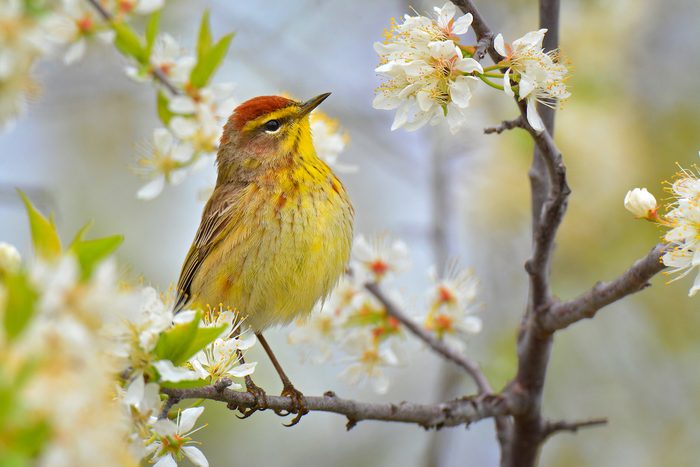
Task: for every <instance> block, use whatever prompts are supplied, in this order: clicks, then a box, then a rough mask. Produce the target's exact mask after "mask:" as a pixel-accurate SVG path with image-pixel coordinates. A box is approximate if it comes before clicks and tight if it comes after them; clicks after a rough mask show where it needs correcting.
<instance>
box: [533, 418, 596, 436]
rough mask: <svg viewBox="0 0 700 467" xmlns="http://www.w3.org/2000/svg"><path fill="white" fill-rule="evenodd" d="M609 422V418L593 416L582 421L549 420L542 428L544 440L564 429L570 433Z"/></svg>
mask: <svg viewBox="0 0 700 467" xmlns="http://www.w3.org/2000/svg"><path fill="white" fill-rule="evenodd" d="M607 424H608V419H607V418H591V419H589V420H580V421H572V422H570V421H566V420H560V421H556V422H554V421H547V422H545V423H544V427H543V428H542V441H544V440H545V439H547V438H549V437H550V436H552V435H553V434H556V433H560V432H562V431H568V432H570V433H574V434H575V433H577V432H578V430H580V429H581V428H594V427H598V426H603V425H607Z"/></svg>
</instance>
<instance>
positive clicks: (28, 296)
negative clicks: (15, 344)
mask: <svg viewBox="0 0 700 467" xmlns="http://www.w3.org/2000/svg"><path fill="white" fill-rule="evenodd" d="M4 284H5V288H6V290H7V298H6V300H7V301H6V303H5V316H4V320H3V321H4V322H3V325H4V326H5V334H6V335H7V338H8V340H12V339H14V338H15V337H17V336H18V335H19V334H20V333H21V332H22V331H23V330H24V329H25V328H26V327H27V324H29V321H30V320H31V319H32V316H33V315H34V311H35V309H36V307H35V305H36V302H37V299H38V298H39V294H37V292H36V291H35V290H34V288H33V287H32V285H31V284H30V282H29V278H28V277H27V275H26V274H25V273H24V272H20V273H16V274H8V275H6V276H5V278H4Z"/></svg>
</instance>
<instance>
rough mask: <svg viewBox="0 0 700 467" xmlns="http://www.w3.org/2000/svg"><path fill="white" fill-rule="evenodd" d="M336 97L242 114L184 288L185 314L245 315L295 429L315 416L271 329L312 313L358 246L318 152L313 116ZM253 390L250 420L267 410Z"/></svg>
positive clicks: (347, 209)
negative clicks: (220, 311)
mask: <svg viewBox="0 0 700 467" xmlns="http://www.w3.org/2000/svg"><path fill="white" fill-rule="evenodd" d="M329 95H330V93H327V94H321V95H319V96H317V97H314V98H313V99H310V100H308V101H306V102H296V101H294V100H291V99H287V98H285V97H279V96H261V97H255V98H253V99H250V100H249V101H247V102H244V103H243V104H241V105H240V106H238V107H237V108H236V109H235V110H234V112H233V114H232V115H231V117H230V118H229V119H228V122H227V123H226V126H225V127H224V131H223V135H222V137H221V142H220V145H219V151H218V154H217V167H218V178H217V181H216V187H215V188H214V191H213V193H212V194H211V197H210V198H209V201H208V202H207V204H206V206H205V207H204V212H203V214H202V220H201V224H200V225H199V229H198V231H197V234H196V236H195V239H194V242H193V244H192V246H191V248H190V250H189V252H188V254H187V258H186V259H185V262H184V264H183V266H182V271H181V273H180V279H179V281H178V286H177V290H178V298H177V304H176V306H175V310H176V311H179V310H181V309H183V308H184V307H185V306H206V305H207V304H212V305H214V304H223V305H224V306H226V307H231V308H233V309H236V310H239V312H240V314H241V316H243V317H244V318H245V321H244V323H246V324H247V325H248V326H250V328H251V329H252V330H253V331H254V332H255V333H256V336H257V337H258V340H259V341H260V343H261V344H262V346H263V348H264V349H265V351H266V353H267V354H268V356H269V357H270V360H271V361H272V363H273V365H274V366H275V369H276V370H277V372H278V374H279V376H280V378H281V380H282V383H283V385H284V389H283V390H282V395H283V396H288V397H290V398H292V400H293V401H294V405H295V410H294V412H295V413H296V417H295V418H294V419H293V420H292V422H291V423H290V426H291V425H294V424H296V423H297V422H298V421H299V419H300V418H301V416H303V415H304V413H306V408H305V406H304V399H303V395H302V394H301V392H299V391H298V390H297V389H295V388H294V386H293V385H292V383H291V382H290V381H289V378H287V376H286V375H285V373H284V371H283V370H282V367H281V366H280V364H279V362H278V361H277V359H276V358H275V356H274V354H273V353H272V350H271V349H270V346H269V345H268V343H267V341H266V340H265V338H264V337H263V335H262V331H263V330H265V329H267V328H269V327H271V326H274V325H280V324H287V323H289V322H291V321H292V320H293V319H295V318H298V317H300V316H304V315H307V314H308V313H310V312H311V309H312V308H313V306H314V304H315V303H316V302H317V301H318V300H319V299H320V298H322V297H325V296H326V295H327V294H328V293H329V292H330V291H331V289H332V288H333V286H334V285H335V284H336V282H337V280H338V278H339V277H340V275H341V274H342V273H343V271H344V270H345V266H346V263H347V261H348V259H349V256H350V247H351V243H352V224H353V208H352V205H351V204H350V201H349V199H348V196H347V193H346V192H345V188H344V187H343V185H342V183H341V182H340V181H339V180H338V178H337V177H336V176H335V175H334V174H333V172H332V171H331V169H330V168H329V167H328V166H327V165H326V164H325V163H324V162H323V161H322V160H321V159H319V158H318V156H317V155H316V151H315V149H314V146H313V142H312V138H311V129H310V126H309V114H310V113H311V111H312V110H313V109H315V108H316V107H317V106H318V105H319V104H320V103H321V102H323V101H324V100H325V99H326V98H327V97H328V96H329ZM239 357H240V358H241V360H242V358H243V356H242V355H240V354H239ZM246 388H247V390H248V391H249V392H250V393H252V394H253V395H254V396H255V399H256V407H255V408H253V409H249V410H248V411H245V412H244V413H243V416H244V417H247V416H249V415H250V414H252V413H253V412H255V410H260V409H264V408H266V404H267V401H266V397H265V392H264V391H263V390H262V389H261V388H259V387H258V386H256V385H255V384H254V383H253V381H252V379H250V377H246ZM279 415H283V414H282V413H280V414H279Z"/></svg>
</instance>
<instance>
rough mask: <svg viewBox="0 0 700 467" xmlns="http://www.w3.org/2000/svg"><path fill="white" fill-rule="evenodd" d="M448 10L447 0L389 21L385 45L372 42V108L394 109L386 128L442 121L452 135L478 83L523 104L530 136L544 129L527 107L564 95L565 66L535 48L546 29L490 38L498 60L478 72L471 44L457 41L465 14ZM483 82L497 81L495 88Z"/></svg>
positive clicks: (464, 29)
mask: <svg viewBox="0 0 700 467" xmlns="http://www.w3.org/2000/svg"><path fill="white" fill-rule="evenodd" d="M456 13H457V8H456V7H455V5H454V4H452V3H451V2H447V3H445V4H444V5H443V6H442V7H434V16H433V17H426V16H421V15H416V16H410V15H405V16H404V20H403V22H402V23H400V24H397V23H396V22H395V21H394V20H393V19H392V24H391V27H390V29H389V30H388V31H386V32H385V41H384V42H383V43H381V42H377V43H375V45H374V48H375V51H376V52H377V54H378V55H379V60H380V64H379V66H378V67H377V68H376V69H375V71H376V72H377V73H378V74H380V75H381V76H383V77H384V78H385V81H384V82H383V83H382V84H381V85H380V86H379V87H378V88H377V95H376V97H375V99H374V102H373V106H374V107H375V108H377V109H386V110H396V116H395V118H394V122H393V124H392V127H391V129H392V130H395V129H397V128H402V127H403V128H405V129H406V130H409V131H411V130H415V129H418V128H420V127H422V126H424V125H425V124H426V123H430V124H431V125H435V124H437V123H439V122H440V121H441V120H442V119H443V118H446V119H447V122H448V125H449V128H450V131H451V132H452V133H457V132H458V131H459V130H460V129H462V128H463V127H464V126H465V125H466V123H467V114H466V112H465V111H466V109H467V108H468V107H469V103H470V100H471V97H472V87H473V86H474V84H475V83H477V82H478V81H479V80H481V81H482V82H484V83H486V84H487V85H489V86H491V87H494V88H497V89H501V90H503V91H504V92H505V93H506V94H507V95H509V96H516V95H517V98H518V99H519V100H523V99H526V100H527V118H528V122H529V123H530V125H531V126H532V127H533V129H535V130H536V131H542V130H544V125H543V123H542V120H541V118H540V117H539V115H538V113H537V109H536V106H535V104H536V103H537V102H540V103H543V104H545V105H548V106H552V107H553V106H557V105H559V103H560V102H562V101H564V100H565V99H567V98H568V97H569V92H568V90H567V89H566V85H565V80H566V78H567V74H568V69H567V67H566V66H565V65H564V64H562V63H560V61H559V57H558V52H557V51H552V52H548V53H545V52H544V51H543V48H542V40H543V38H544V34H545V32H546V29H541V30H539V31H534V32H530V33H527V34H526V35H525V36H523V37H522V38H520V39H517V40H516V41H514V42H513V44H512V45H511V44H506V43H505V42H504V40H503V36H502V35H501V34H498V35H497V36H496V37H495V40H494V48H495V50H496V51H497V52H498V53H499V54H501V56H503V59H502V60H500V61H499V62H498V63H496V64H495V65H493V66H491V67H487V68H484V67H482V65H481V64H480V63H479V62H478V61H477V60H475V59H474V58H473V55H474V53H475V51H476V46H475V45H465V44H463V43H462V42H461V38H460V36H464V35H465V34H467V33H468V32H469V29H470V26H471V23H472V20H473V18H472V15H471V14H469V13H468V14H466V15H463V16H461V17H459V18H455V15H456ZM502 70H505V73H501V71H502ZM490 78H498V79H502V80H503V85H502V86H501V85H499V84H497V83H494V82H493V81H491V80H490Z"/></svg>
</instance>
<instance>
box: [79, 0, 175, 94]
mask: <svg viewBox="0 0 700 467" xmlns="http://www.w3.org/2000/svg"><path fill="white" fill-rule="evenodd" d="M88 2H89V3H90V5H92V6H93V8H95V10H96V11H97V13H99V15H100V16H101V17H102V18H103V19H104V20H105V21H107V22H108V23H111V22H112V21H113V20H114V17H113V16H112V14H111V13H110V12H109V11H108V10H107V9H105V8H104V7H103V6H102V5H101V4H100V2H99V0H88ZM151 68H152V69H151V73H152V74H153V77H154V78H155V79H156V81H158V82H160V84H162V85H163V86H165V88H166V89H167V90H168V91H170V93H172V94H174V95H175V94H180V91H178V89H177V87H176V86H175V85H174V84H173V83H171V82H170V80H169V79H168V77H167V76H165V74H164V73H163V71H162V70H161V69H160V68H158V67H151Z"/></svg>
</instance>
